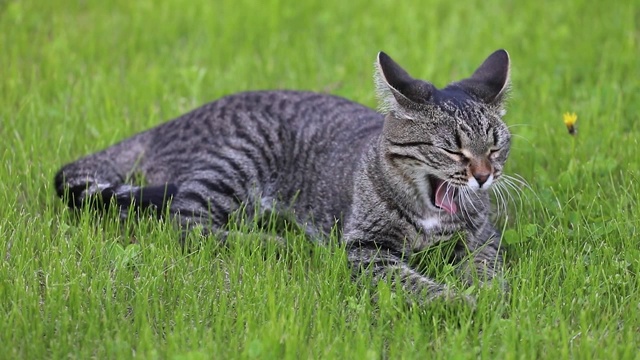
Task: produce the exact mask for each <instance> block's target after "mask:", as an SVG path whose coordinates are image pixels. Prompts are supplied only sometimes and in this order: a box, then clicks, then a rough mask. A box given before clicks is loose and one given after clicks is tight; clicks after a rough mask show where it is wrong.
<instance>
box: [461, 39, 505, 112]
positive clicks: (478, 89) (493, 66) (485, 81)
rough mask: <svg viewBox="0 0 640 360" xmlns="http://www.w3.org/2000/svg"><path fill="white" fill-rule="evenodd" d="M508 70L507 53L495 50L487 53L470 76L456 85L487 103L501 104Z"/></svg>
mask: <svg viewBox="0 0 640 360" xmlns="http://www.w3.org/2000/svg"><path fill="white" fill-rule="evenodd" d="M509 72H510V61H509V53H508V52H507V51H506V50H497V51H495V52H494V53H493V54H491V55H489V57H488V58H487V59H486V60H485V61H484V62H483V63H482V65H480V67H478V69H476V71H475V72H474V73H473V75H471V77H470V78H467V79H464V80H462V81H460V82H458V83H457V85H458V86H460V87H461V88H462V89H463V90H464V91H466V92H467V93H469V94H471V95H473V96H475V97H477V98H479V99H480V100H482V101H484V102H485V103H487V104H490V105H498V106H501V105H502V102H504V99H505V97H506V95H507V92H508V91H509V84H510V82H509Z"/></svg>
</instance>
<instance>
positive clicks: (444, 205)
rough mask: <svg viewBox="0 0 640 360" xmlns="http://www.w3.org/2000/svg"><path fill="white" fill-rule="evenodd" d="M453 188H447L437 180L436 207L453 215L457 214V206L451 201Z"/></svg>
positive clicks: (453, 192) (442, 182)
mask: <svg viewBox="0 0 640 360" xmlns="http://www.w3.org/2000/svg"><path fill="white" fill-rule="evenodd" d="M455 193H456V192H455V188H453V187H449V186H448V185H447V183H445V182H444V181H441V180H438V181H437V183H436V195H435V200H436V201H435V203H436V206H437V207H439V208H441V209H443V210H444V211H446V212H448V213H449V214H455V213H456V212H458V205H457V204H456V203H455V202H454V201H453V196H454V195H455Z"/></svg>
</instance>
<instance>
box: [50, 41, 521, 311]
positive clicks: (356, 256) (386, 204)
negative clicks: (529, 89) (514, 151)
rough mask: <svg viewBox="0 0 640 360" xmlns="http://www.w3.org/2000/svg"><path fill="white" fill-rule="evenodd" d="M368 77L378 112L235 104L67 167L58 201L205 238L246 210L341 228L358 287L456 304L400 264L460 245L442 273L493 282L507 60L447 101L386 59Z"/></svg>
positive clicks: (328, 102)
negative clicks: (153, 215)
mask: <svg viewBox="0 0 640 360" xmlns="http://www.w3.org/2000/svg"><path fill="white" fill-rule="evenodd" d="M375 65H376V66H375V67H376V74H375V84H376V87H377V92H378V95H379V98H380V102H381V112H376V111H374V110H371V109H369V108H367V107H364V106H362V105H359V104H356V103H354V102H351V101H348V100H345V99H343V98H340V97H336V96H331V95H326V94H318V93H312V92H301V91H257V92H245V93H239V94H235V95H230V96H227V97H223V98H221V99H219V100H217V101H214V102H212V103H209V104H206V105H204V106H202V107H200V108H198V109H196V110H193V111H191V112H189V113H187V114H185V115H182V116H180V117H179V118H177V119H174V120H172V121H169V122H167V123H165V124H162V125H159V126H157V127H155V128H152V129H150V130H148V131H145V132H142V133H139V134H137V135H134V136H133V137H131V138H128V139H126V140H124V141H122V142H120V143H118V144H115V145H113V146H111V147H109V148H107V149H105V150H103V151H100V152H97V153H95V154H91V155H89V156H86V157H84V158H81V159H79V160H77V161H75V162H72V163H70V164H67V165H65V166H64V167H63V168H62V169H61V170H60V171H59V172H58V173H57V175H56V176H55V188H56V191H57V193H58V195H59V196H60V197H62V198H63V199H65V200H66V201H68V205H69V206H70V207H72V208H81V207H83V206H87V205H88V204H95V203H96V201H95V200H96V199H102V201H103V202H102V203H103V204H107V205H108V204H111V205H112V206H113V205H114V204H116V205H118V206H119V207H120V209H121V214H122V215H123V216H126V214H128V213H129V211H128V209H129V208H130V207H135V208H137V209H139V208H154V209H158V210H159V213H167V212H168V213H169V214H171V216H172V218H173V219H175V220H176V221H178V222H179V223H180V224H181V225H182V226H191V225H200V226H204V227H206V228H208V229H212V230H214V231H215V230H216V229H221V228H224V226H225V225H226V223H227V221H228V220H229V216H230V215H231V214H232V213H233V212H234V211H236V210H237V209H239V208H240V207H241V206H243V205H246V206H249V207H256V208H259V209H263V210H264V211H266V210H269V211H287V212H289V213H292V214H294V216H295V218H296V220H297V221H298V223H299V224H301V226H303V227H304V228H305V229H307V232H308V233H309V235H310V236H311V237H313V238H322V237H325V238H326V236H327V235H328V234H329V233H330V232H331V231H332V229H337V230H338V232H339V233H340V234H342V241H344V243H345V245H346V248H347V250H348V259H349V262H350V264H351V265H352V268H353V269H354V273H355V274H362V273H363V272H369V274H370V275H371V278H372V279H373V281H374V282H378V281H381V280H389V281H391V283H392V284H395V285H399V286H401V287H402V288H404V289H405V290H406V291H407V293H408V294H410V295H411V297H412V298H415V299H416V300H417V301H418V302H428V301H430V300H432V299H435V298H445V299H448V298H452V297H457V296H458V295H456V294H455V292H454V290H453V289H452V288H450V287H449V286H447V285H445V284H442V283H439V282H436V281H435V280H433V279H431V278H429V277H428V276H426V275H425V274H423V273H421V272H420V271H418V270H417V269H416V268H415V267H412V265H411V263H410V262H409V261H408V260H407V259H408V258H409V256H410V255H411V254H412V253H414V252H416V251H420V250H423V249H427V248H429V247H431V246H433V245H435V244H438V243H439V242H441V241H443V240H447V239H450V238H451V237H452V236H453V235H454V234H456V233H461V234H464V236H462V237H460V239H461V240H460V241H459V243H458V244H457V245H456V247H455V253H454V255H453V256H452V259H451V260H452V261H453V263H454V264H455V265H459V266H457V268H458V269H461V270H462V271H461V276H462V277H463V279H465V281H468V282H469V283H470V282H471V281H472V280H473V279H478V280H479V281H481V282H486V281H489V280H492V279H493V278H495V277H498V276H500V275H501V271H502V267H503V260H502V254H501V248H500V233H499V232H498V231H497V230H496V229H495V228H494V226H493V225H492V224H491V223H490V219H489V218H490V211H491V209H490V208H491V203H490V194H489V191H488V189H489V188H490V187H491V186H492V185H493V184H495V183H496V182H499V181H500V180H501V175H502V169H503V166H504V164H505V161H506V159H507V155H508V153H509V148H510V133H509V130H508V128H507V126H506V125H505V124H504V123H503V122H502V120H501V117H502V116H503V115H504V112H505V111H504V102H505V97H506V92H507V89H508V85H509V55H508V54H507V52H506V51H504V50H498V51H496V52H494V53H493V54H491V55H490V56H489V57H488V58H487V59H486V60H485V61H484V63H483V64H482V65H481V66H480V67H479V68H478V69H477V70H476V71H475V72H474V73H473V75H472V76H471V77H469V78H466V79H464V80H461V81H458V82H454V83H452V84H450V85H448V86H447V87H445V88H443V89H437V88H436V87H435V86H433V85H432V84H430V83H428V82H425V81H422V80H417V79H414V78H412V77H411V76H410V75H409V74H408V73H407V72H406V71H405V70H403V69H402V68H401V67H400V66H399V65H398V64H396V63H395V62H394V61H393V60H392V59H391V58H390V57H389V56H388V55H386V54H385V53H383V52H380V53H379V54H378V57H377V61H376V63H375ZM134 173H140V174H142V175H143V177H144V179H146V182H147V183H148V185H143V186H136V185H133V183H132V182H131V180H130V178H131V175H132V174H134ZM163 209H164V210H168V211H164V210H163ZM469 254H471V256H468V255H469Z"/></svg>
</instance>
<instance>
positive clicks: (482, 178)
mask: <svg viewBox="0 0 640 360" xmlns="http://www.w3.org/2000/svg"><path fill="white" fill-rule="evenodd" d="M490 175H491V174H490V173H476V174H473V178H474V179H476V181H477V182H478V185H479V186H480V187H482V185H484V183H486V182H487V180H489V176H490Z"/></svg>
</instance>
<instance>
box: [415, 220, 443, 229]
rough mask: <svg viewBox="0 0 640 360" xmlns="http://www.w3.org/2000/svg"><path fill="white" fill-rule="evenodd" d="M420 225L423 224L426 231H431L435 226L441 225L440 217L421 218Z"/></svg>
mask: <svg viewBox="0 0 640 360" xmlns="http://www.w3.org/2000/svg"><path fill="white" fill-rule="evenodd" d="M420 225H422V228H423V229H424V230H425V231H429V230H431V229H433V228H435V227H436V226H438V225H440V219H438V218H437V217H428V218H424V219H422V220H420Z"/></svg>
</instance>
